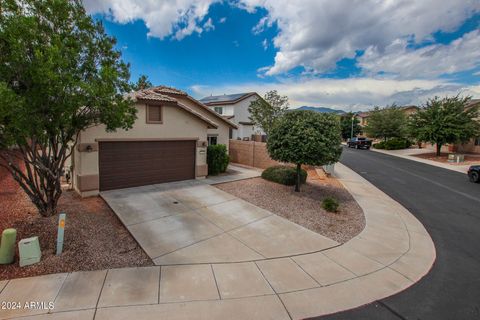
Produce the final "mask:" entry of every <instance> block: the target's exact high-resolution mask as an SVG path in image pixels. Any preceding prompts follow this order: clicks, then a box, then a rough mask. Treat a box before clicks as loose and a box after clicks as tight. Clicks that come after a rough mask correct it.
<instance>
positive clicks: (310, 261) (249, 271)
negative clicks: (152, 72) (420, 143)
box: [0, 164, 476, 320]
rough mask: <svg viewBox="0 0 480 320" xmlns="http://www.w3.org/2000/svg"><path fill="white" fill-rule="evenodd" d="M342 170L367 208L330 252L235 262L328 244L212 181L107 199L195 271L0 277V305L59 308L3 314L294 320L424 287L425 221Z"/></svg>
mask: <svg viewBox="0 0 480 320" xmlns="http://www.w3.org/2000/svg"><path fill="white" fill-rule="evenodd" d="M335 171H336V175H337V177H338V178H339V180H340V181H341V182H342V183H343V184H344V185H345V187H346V188H347V189H348V191H349V192H350V193H351V194H352V196H353V197H354V198H355V200H356V201H357V202H358V203H359V204H360V206H361V207H362V209H363V210H364V213H365V219H366V227H365V229H364V230H363V231H362V232H361V233H360V234H359V235H358V236H356V237H355V238H353V239H352V240H350V241H348V242H347V243H345V244H343V245H341V246H337V247H334V248H330V249H327V250H323V251H322V252H315V253H307V254H301V255H298V254H297V255H295V254H293V255H292V256H290V257H279V258H268V259H260V260H255V261H247V262H236V263H228V261H229V260H231V261H239V260H240V259H246V260H248V259H257V258H258V257H270V256H275V255H283V254H291V253H292V252H302V251H306V250H312V249H313V250H316V249H319V248H323V247H324V246H328V245H329V244H330V245H331V244H332V242H331V240H328V239H325V238H323V237H321V236H318V235H316V234H315V235H316V237H314V236H312V234H311V232H309V231H308V230H305V229H303V228H301V227H299V226H296V225H294V224H292V223H289V222H288V221H285V220H283V219H280V218H278V217H276V216H274V215H272V214H270V213H269V212H265V211H264V210H261V209H258V208H256V207H255V206H253V207H252V206H251V205H249V204H245V203H244V202H243V201H241V200H239V199H236V198H233V197H232V196H231V195H228V194H225V193H223V192H221V191H219V190H217V189H215V188H214V187H211V186H208V185H206V183H207V181H206V180H203V181H202V182H199V181H194V182H182V183H177V184H169V185H157V186H152V187H148V188H138V189H135V190H133V189H130V190H123V191H122V192H120V191H116V192H109V193H106V194H105V195H104V197H105V198H110V199H113V201H112V200H111V203H112V204H113V205H117V207H118V208H121V209H120V210H118V209H117V211H118V212H120V211H122V212H123V218H122V219H124V221H127V222H126V223H128V224H129V228H130V230H131V231H133V232H135V234H136V236H137V237H138V239H139V241H140V242H141V244H142V246H144V248H146V249H147V252H150V254H152V256H156V255H157V254H160V256H158V258H156V262H157V263H159V264H164V263H165V264H168V263H180V264H182V263H184V261H191V262H192V264H182V265H169V266H151V267H143V268H124V269H109V270H97V271H87V272H83V271H82V272H72V273H69V274H66V273H63V274H52V275H44V276H39V277H32V278H21V279H13V280H10V281H0V301H15V302H19V303H21V304H22V305H23V303H25V302H30V301H35V302H36V303H41V302H43V303H45V304H48V303H49V302H54V308H53V309H52V310H49V309H43V308H38V309H37V308H33V309H32V308H25V309H24V308H16V309H10V310H0V319H12V318H18V317H21V319H23V320H25V319H36V320H41V319H49V320H60V319H61V320H64V319H69V320H70V319H82V320H83V319H86V320H87V319H88V320H93V319H95V320H110V319H115V320H130V319H139V320H156V319H159V318H162V319H176V320H186V319H212V320H215V319H232V320H250V319H275V320H277V319H278V320H280V319H282V320H283V319H285V320H289V319H295V320H296V319H306V318H308V317H312V316H318V315H326V314H331V313H334V312H339V311H342V310H346V309H351V308H355V307H359V306H361V305H364V304H366V303H371V302H373V301H378V300H380V299H383V298H385V297H388V296H391V295H393V294H395V293H397V292H400V291H402V290H405V289H406V288H408V287H409V286H411V285H413V284H414V283H415V282H417V281H418V280H420V279H421V278H422V277H423V276H424V275H425V274H426V273H427V272H428V271H429V270H430V268H431V266H432V264H433V261H434V260H435V247H434V245H433V242H432V240H431V239H430V236H429V235H428V233H427V231H426V230H425V228H424V227H423V226H422V224H421V223H419V222H418V221H417V220H416V219H415V217H413V216H412V215H411V214H410V213H409V212H408V210H406V209H405V208H403V207H402V206H400V205H399V204H398V203H397V202H395V201H394V200H392V199H391V198H389V197H388V196H386V195H385V194H383V193H382V192H380V191H379V190H378V189H376V188H375V187H374V186H373V185H371V184H370V183H368V182H367V181H366V180H365V179H363V178H362V177H360V176H359V175H357V174H355V173H354V172H352V171H351V170H350V169H348V168H346V167H344V166H342V165H340V164H338V165H337V167H336V169H335ZM218 178H220V179H226V178H225V176H223V177H218ZM128 198H130V199H131V200H138V202H139V203H138V206H133V207H129V208H130V209H128V208H127V206H131V203H130V202H129V201H128ZM175 202H178V203H175ZM172 208H173V209H172ZM172 210H173V211H175V212H172ZM142 212H145V213H146V214H145V216H144V215H142ZM120 215H122V214H120ZM142 232H143V233H142ZM297 238H298V239H297ZM148 250H150V251H148ZM198 261H211V262H210V263H197V262H198ZM218 261H223V262H227V263H217V262H218ZM474 271H475V270H473V271H472V272H474ZM416 287H417V286H416ZM417 288H418V287H417ZM411 290H415V287H414V288H413V289H411ZM411 290H409V291H407V293H408V292H411ZM400 296H401V295H400ZM426 296H427V298H428V295H426ZM430 296H431V295H430ZM475 297H476V296H475ZM475 297H473V298H475ZM473 298H472V299H473ZM418 300H419V301H420V299H418ZM410 303H411V304H412V308H419V306H418V304H415V303H412V302H410ZM366 314H368V315H370V313H366ZM379 314H380V313H379ZM382 314H384V313H382ZM360 317H361V316H360ZM346 318H348V319H351V318H355V317H346ZM367 318H368V319H370V317H367ZM384 318H391V317H388V316H385V317H383V318H382V319H384ZM437 318H439V317H437ZM440 318H442V317H441V316H440ZM450 318H451V317H450Z"/></svg>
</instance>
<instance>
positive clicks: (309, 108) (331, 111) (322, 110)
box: [293, 106, 346, 114]
mask: <svg viewBox="0 0 480 320" xmlns="http://www.w3.org/2000/svg"><path fill="white" fill-rule="evenodd" d="M293 110H311V111H315V112H323V113H337V114H342V113H346V112H345V111H343V110H336V109H332V108H327V107H309V106H303V107H300V108H297V109H293Z"/></svg>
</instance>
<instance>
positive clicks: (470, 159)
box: [413, 152, 480, 165]
mask: <svg viewBox="0 0 480 320" xmlns="http://www.w3.org/2000/svg"><path fill="white" fill-rule="evenodd" d="M413 156H414V157H417V158H422V159H428V160H433V161H437V162H442V163H448V164H451V165H471V164H480V155H469V154H466V155H465V156H464V160H465V161H464V162H459V163H456V162H448V153H441V154H440V156H439V157H437V155H436V153H435V152H432V153H420V154H413Z"/></svg>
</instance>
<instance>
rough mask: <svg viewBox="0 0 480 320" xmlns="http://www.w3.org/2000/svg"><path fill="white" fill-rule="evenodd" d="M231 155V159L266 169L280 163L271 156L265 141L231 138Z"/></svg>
mask: <svg viewBox="0 0 480 320" xmlns="http://www.w3.org/2000/svg"><path fill="white" fill-rule="evenodd" d="M229 155H230V161H232V162H234V163H239V164H243V165H246V166H250V167H256V168H262V169H265V168H268V167H271V166H274V165H278V164H280V162H278V161H275V160H272V159H271V158H270V156H269V155H268V152H267V144H266V143H264V142H255V141H240V140H230V149H229Z"/></svg>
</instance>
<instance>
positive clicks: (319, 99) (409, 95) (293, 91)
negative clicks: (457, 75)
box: [191, 78, 480, 111]
mask: <svg viewBox="0 0 480 320" xmlns="http://www.w3.org/2000/svg"><path fill="white" fill-rule="evenodd" d="M274 89H275V90H278V92H279V93H280V94H282V95H287V96H288V97H289V99H290V105H291V107H293V108H295V107H300V106H304V105H307V106H327V107H332V108H335V109H342V110H346V111H350V110H352V111H360V110H366V109H369V108H371V107H372V106H375V105H379V106H384V105H387V104H392V103H397V104H399V105H408V104H416V105H420V104H422V103H424V102H425V101H426V100H427V99H428V98H432V97H434V96H435V95H437V96H445V95H455V94H458V93H461V94H463V95H473V96H474V97H477V98H480V86H462V85H460V84H456V83H450V82H445V81H441V80H395V79H373V78H350V79H304V80H302V81H291V80H285V81H282V82H278V83H245V84H232V85H224V86H204V85H195V86H192V87H191V91H192V94H194V95H195V96H196V97H198V98H202V97H204V96H208V95H210V94H213V95H216V94H224V93H238V92H249V91H256V92H258V93H259V94H261V95H263V94H264V93H265V92H267V91H269V90H274Z"/></svg>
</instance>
